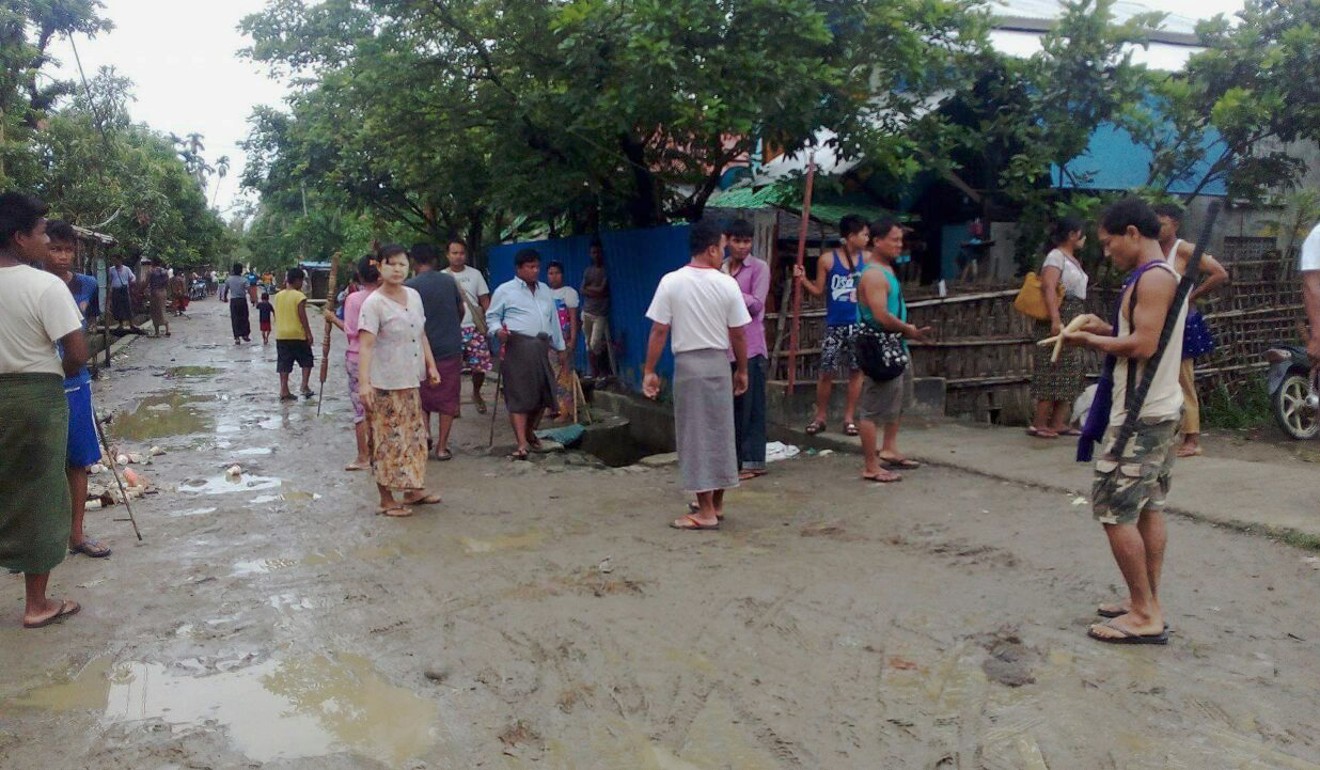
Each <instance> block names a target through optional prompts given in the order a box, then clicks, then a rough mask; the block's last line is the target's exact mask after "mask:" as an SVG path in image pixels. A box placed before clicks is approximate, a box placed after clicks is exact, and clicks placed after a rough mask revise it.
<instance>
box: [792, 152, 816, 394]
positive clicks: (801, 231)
mask: <svg viewBox="0 0 1320 770" xmlns="http://www.w3.org/2000/svg"><path fill="white" fill-rule="evenodd" d="M815 182H816V151H815V150H812V151H811V154H809V155H808V156H807V191H806V193H805V194H804V195H803V196H802V221H801V222H800V223H799V225H798V250H797V261H796V262H795V263H794V264H795V265H796V266H797V267H798V268H801V267H802V263H803V262H804V261H806V258H807V230H808V229H810V227H811V190H812V187H813V186H814V185H815ZM792 280H793V325H792V327H790V330H789V336H788V392H789V393H792V392H793V387H794V385H795V384H796V383H797V346H798V324H799V322H800V321H801V315H800V314H801V312H802V284H800V283H798V281H797V277H796V276H794V277H793V279H792Z"/></svg>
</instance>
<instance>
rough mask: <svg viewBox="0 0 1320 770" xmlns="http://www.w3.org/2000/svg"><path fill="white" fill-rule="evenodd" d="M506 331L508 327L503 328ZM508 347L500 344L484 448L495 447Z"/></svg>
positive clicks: (504, 343) (507, 344)
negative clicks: (496, 416) (498, 361)
mask: <svg viewBox="0 0 1320 770" xmlns="http://www.w3.org/2000/svg"><path fill="white" fill-rule="evenodd" d="M504 328H505V330H506V331H507V329H508V327H504ZM508 347H509V342H508V340H507V339H506V340H505V341H504V342H501V343H500V370H499V371H498V372H496V373H495V400H494V401H493V402H491V405H490V441H489V443H487V444H486V448H487V449H490V448H491V447H493V446H495V415H496V414H498V413H499V411H500V389H501V388H503V387H504V351H505V349H507V348H508Z"/></svg>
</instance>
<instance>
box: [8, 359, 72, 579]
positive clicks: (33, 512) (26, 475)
mask: <svg viewBox="0 0 1320 770" xmlns="http://www.w3.org/2000/svg"><path fill="white" fill-rule="evenodd" d="M68 440H69V402H68V400H67V399H66V398H65V396H64V380H63V379H61V378H60V377H59V375H55V374H0V567H3V568H6V569H11V570H18V571H19V572H25V573H30V574H34V575H39V574H42V573H44V572H50V571H51V570H52V569H54V568H55V566H56V565H57V564H59V563H60V562H62V561H64V557H65V555H66V554H67V553H68V549H69V530H70V528H71V527H72V524H73V522H72V509H71V501H70V498H69V479H68V477H67V476H66V475H65V465H66V464H67V460H68Z"/></svg>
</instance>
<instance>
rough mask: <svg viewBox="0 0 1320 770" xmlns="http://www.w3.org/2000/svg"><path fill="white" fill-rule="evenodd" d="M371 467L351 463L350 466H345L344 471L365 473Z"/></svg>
mask: <svg viewBox="0 0 1320 770" xmlns="http://www.w3.org/2000/svg"><path fill="white" fill-rule="evenodd" d="M370 467H371V466H370V465H361V464H359V463H349V464H348V465H345V466H344V470H346V471H365V470H366V469H367V468H370Z"/></svg>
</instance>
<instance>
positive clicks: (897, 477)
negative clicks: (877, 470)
mask: <svg viewBox="0 0 1320 770" xmlns="http://www.w3.org/2000/svg"><path fill="white" fill-rule="evenodd" d="M862 480H863V481H873V482H875V483H877V484H897V483H898V482H900V481H902V480H903V477H902V476H900V475H899V474H897V473H895V474H892V475H890V477H889V478H885V477H882V476H868V475H866V474H865V473H863V474H862Z"/></svg>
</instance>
